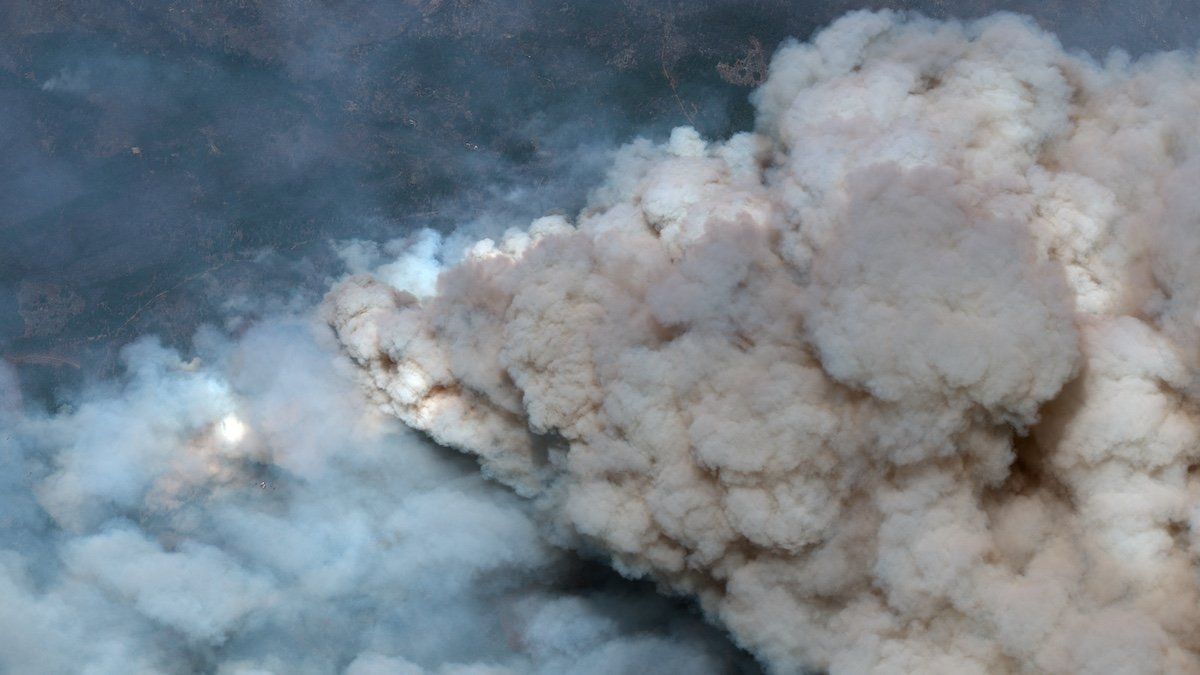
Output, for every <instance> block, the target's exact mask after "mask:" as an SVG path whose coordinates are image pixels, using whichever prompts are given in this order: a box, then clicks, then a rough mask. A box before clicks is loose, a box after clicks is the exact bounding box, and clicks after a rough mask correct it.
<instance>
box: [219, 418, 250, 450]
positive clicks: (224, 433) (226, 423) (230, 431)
mask: <svg viewBox="0 0 1200 675" xmlns="http://www.w3.org/2000/svg"><path fill="white" fill-rule="evenodd" d="M217 435H218V436H220V437H221V440H223V441H225V442H226V443H229V444H231V445H232V444H235V443H237V442H238V441H241V440H242V439H243V438H244V437H245V436H246V423H245V422H243V421H241V420H240V419H238V418H237V415H234V414H233V413H230V414H228V415H226V416H225V417H223V418H222V419H221V421H220V422H218V423H217Z"/></svg>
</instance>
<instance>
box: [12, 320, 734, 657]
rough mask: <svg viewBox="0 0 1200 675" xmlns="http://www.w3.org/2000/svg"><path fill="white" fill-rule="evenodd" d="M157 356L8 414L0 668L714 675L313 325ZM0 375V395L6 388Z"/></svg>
mask: <svg viewBox="0 0 1200 675" xmlns="http://www.w3.org/2000/svg"><path fill="white" fill-rule="evenodd" d="M195 348H196V352H197V354H198V357H197V358H195V359H192V360H187V361H185V360H183V359H181V358H180V356H179V354H178V353H176V352H175V351H173V350H170V349H166V348H164V347H162V346H161V345H159V344H158V343H157V342H155V341H153V340H149V339H146V340H142V341H139V342H137V343H135V344H133V345H131V346H130V347H128V348H127V349H126V350H125V351H124V353H123V357H124V365H125V375H124V376H123V377H122V378H120V380H119V381H110V382H105V383H99V384H96V385H94V386H92V387H90V388H87V389H85V390H83V391H82V392H80V393H79V395H78V396H77V397H76V398H75V401H74V403H73V406H72V407H70V408H64V409H62V410H59V411H57V412H55V413H53V414H51V413H45V412H37V411H36V410H32V409H25V407H24V406H23V405H22V404H21V402H20V401H19V400H18V399H16V398H13V397H11V396H8V397H7V398H6V396H0V402H4V405H0V672H3V673H13V674H16V673H31V674H35V673H36V674H41V673H47V674H59V673H61V674H67V673H72V674H73V673H91V674H97V675H101V674H103V675H108V674H112V675H117V674H120V675H126V674H130V673H147V674H149V673H198V672H208V673H220V674H229V675H232V674H241V675H250V674H251V673H254V674H263V673H274V674H276V675H284V674H287V675H292V674H297V673H299V674H304V673H314V674H315V673H342V672H346V673H353V674H355V675H365V674H367V673H376V674H386V675H399V674H401V673H406V674H407V673H411V674H420V673H442V674H450V673H455V674H459V675H466V674H467V673H492V674H500V673H529V672H539V673H554V674H557V673H564V672H569V673H614V672H628V673H634V672H647V671H648V670H651V669H653V670H656V671H657V670H659V669H661V668H664V667H665V668H667V669H668V670H670V671H671V672H678V673H695V672H706V671H720V670H723V669H726V668H731V667H733V666H734V665H735V664H736V663H737V662H738V661H737V659H739V658H741V657H740V656H738V655H736V654H732V653H730V652H731V650H730V649H729V648H728V647H722V646H721V645H720V642H719V640H717V639H715V638H716V637H717V634H716V633H714V632H712V630H711V629H709V628H708V627H706V626H704V625H703V623H702V622H700V620H699V619H697V618H693V619H690V620H689V619H688V618H687V617H686V615H683V614H681V613H680V612H678V610H677V609H676V608H674V607H673V606H672V605H671V604H670V603H668V602H665V601H663V600H661V599H656V598H653V597H651V598H639V597H635V596H630V595H629V594H628V592H620V591H619V590H616V589H606V588H602V587H600V586H598V585H595V586H593V587H591V588H590V589H589V588H583V589H582V590H579V591H570V590H566V589H565V587H566V586H569V585H570V584H571V583H574V582H573V581H572V579H573V577H574V576H575V575H577V574H578V573H579V571H578V563H577V562H573V561H572V559H571V558H569V557H568V556H566V555H565V554H564V553H563V552H562V551H561V550H559V549H556V548H554V547H553V546H551V545H550V544H549V543H548V542H547V541H546V540H545V539H544V538H543V537H542V536H541V535H540V534H539V532H538V527H537V526H536V524H535V522H534V520H533V518H532V516H531V514H530V510H529V508H528V505H527V504H525V503H523V502H522V501H521V500H520V499H518V498H516V497H515V496H513V495H511V494H510V493H509V492H508V491H506V490H504V489H503V488H501V487H499V486H495V485H490V484H488V483H487V482H486V481H485V480H484V479H483V478H482V477H480V476H479V475H478V471H476V470H475V469H474V467H473V466H472V465H471V464H470V463H469V462H468V461H467V460H465V459H463V458H457V457H454V456H452V455H447V453H446V452H445V451H444V450H442V449H439V448H436V447H435V446H432V444H429V443H428V442H426V441H424V440H422V439H420V438H418V437H417V436H415V435H414V434H413V433H412V432H410V431H408V430H406V429H404V428H403V426H402V425H400V424H399V423H398V422H397V421H395V420H394V419H390V418H388V417H386V416H384V415H382V414H380V413H379V412H378V411H374V410H372V409H371V407H370V406H369V405H367V402H366V401H365V400H363V399H362V398H361V396H360V395H359V394H357V393H356V389H355V385H354V380H353V377H352V373H353V368H352V366H351V364H350V363H349V362H348V361H347V360H346V359H345V357H343V356H340V355H339V354H338V353H337V350H336V344H335V343H334V342H333V339H332V335H330V334H329V331H328V328H326V327H325V326H323V325H320V324H314V323H312V322H311V321H310V320H301V319H295V318H286V317H284V318H275V319H269V320H264V321H261V322H259V323H258V324H257V325H255V326H254V327H253V328H251V329H249V330H248V331H247V332H245V334H244V335H243V336H242V337H240V338H238V339H236V340H232V341H231V340H229V339H227V338H223V337H220V336H219V335H218V334H217V333H216V332H215V331H210V332H206V333H203V334H201V335H199V336H198V337H197V339H196V347H195ZM9 379H11V378H9V375H8V372H7V369H6V368H5V369H2V370H0V394H4V393H5V392H7V391H8V390H9V389H10V388H11V386H12V383H10V382H9Z"/></svg>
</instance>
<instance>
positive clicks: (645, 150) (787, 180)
mask: <svg viewBox="0 0 1200 675" xmlns="http://www.w3.org/2000/svg"><path fill="white" fill-rule="evenodd" d="M1197 68H1198V63H1197V59H1196V56H1195V54H1193V53H1182V52H1173V53H1162V54H1151V55H1147V56H1144V57H1141V58H1139V59H1137V60H1133V59H1131V58H1130V57H1128V56H1126V55H1124V54H1123V53H1121V52H1114V53H1112V54H1111V55H1109V56H1108V57H1107V58H1106V59H1104V60H1102V61H1098V60H1096V59H1094V58H1092V57H1089V56H1087V55H1084V54H1081V53H1068V52H1067V51H1065V50H1064V49H1063V48H1062V46H1061V45H1060V43H1059V42H1058V41H1057V39H1056V38H1055V37H1054V36H1052V35H1050V34H1048V33H1046V32H1043V31H1042V30H1041V29H1039V28H1038V27H1037V26H1036V25H1035V24H1033V23H1032V22H1031V21H1028V20H1025V19H1023V18H1020V17H1017V16H1014V15H997V16H993V17H989V18H985V19H981V20H978V21H973V22H969V23H962V22H956V21H937V20H931V19H925V18H920V17H914V16H908V15H903V14H894V13H890V12H880V13H868V12H859V13H853V14H850V15H847V16H846V17H844V18H843V19H841V20H839V21H837V22H836V23H835V24H833V25H832V26H831V27H829V28H828V29H826V30H824V31H823V32H820V33H819V34H817V35H816V36H815V37H814V38H813V39H812V40H811V41H810V42H807V43H803V44H801V43H790V44H786V45H785V46H784V47H782V48H781V49H780V50H779V51H778V52H777V53H776V55H775V57H774V59H773V61H772V62H771V65H770V68H769V73H768V76H767V79H766V81H765V82H764V83H763V84H762V85H761V87H760V88H759V89H758V90H757V91H756V93H755V94H754V98H753V100H754V103H755V105H756V109H757V121H756V127H755V131H754V132H753V133H742V134H737V135H735V136H733V137H731V138H729V139H728V140H725V141H722V142H706V141H705V140H703V139H702V138H701V137H700V135H699V134H698V133H697V132H696V131H694V130H692V129H690V128H686V127H685V128H679V129H676V130H675V131H674V132H673V133H672V134H671V137H670V140H669V141H668V142H666V143H664V144H661V145H655V144H653V143H651V142H649V141H637V142H634V143H632V144H630V145H628V146H627V147H625V148H624V149H623V150H621V151H620V153H619V154H618V156H617V158H616V159H615V161H614V164H613V166H612V168H611V171H610V173H609V176H608V179H607V181H606V182H605V183H604V184H603V185H601V186H600V187H599V188H597V189H596V190H595V191H594V192H593V193H592V195H591V197H590V199H589V202H588V205H587V206H586V208H585V209H584V210H583V211H582V212H581V213H579V215H578V217H577V218H575V219H574V221H573V222H569V221H568V220H567V219H565V218H562V217H559V216H551V217H546V218H542V219H539V220H537V221H534V222H533V223H532V224H531V225H529V226H528V227H527V228H526V229H524V230H510V231H509V232H508V233H506V234H505V235H504V236H503V238H501V239H499V240H498V241H493V240H483V241H480V242H478V243H477V244H475V245H474V246H472V247H471V248H470V249H469V250H468V251H467V252H466V253H465V255H463V256H462V258H461V260H457V261H455V260H454V258H453V255H452V254H451V252H448V251H445V250H444V249H443V250H441V251H439V250H437V245H436V242H433V243H432V244H431V242H430V238H429V237H428V236H426V237H423V238H420V239H418V240H415V241H413V242H412V247H411V248H410V249H408V250H405V251H401V252H402V253H403V256H401V257H402V258H404V259H405V260H407V262H402V263H395V264H393V265H391V266H389V267H388V268H387V269H385V270H384V271H383V272H382V273H381V274H379V275H375V276H372V275H370V274H366V275H358V276H354V277H351V278H349V279H347V280H345V281H344V282H342V283H341V284H340V285H338V286H337V287H336V288H335V289H334V290H333V291H332V292H331V294H330V295H329V297H328V299H327V301H326V304H325V307H324V312H325V316H326V319H327V321H328V322H329V323H330V324H331V325H332V326H333V327H334V329H335V330H336V332H337V336H338V338H339V339H340V342H341V344H342V346H343V348H344V349H345V351H346V352H347V353H348V354H349V355H350V356H351V357H352V358H353V359H354V360H355V361H356V362H357V363H358V365H359V366H360V376H361V379H362V381H363V382H364V384H365V387H364V390H365V391H366V392H367V393H368V394H369V395H370V396H371V397H372V399H373V400H374V401H375V403H376V404H378V406H379V407H381V408H382V409H384V410H386V411H388V412H390V413H392V414H394V415H395V416H397V417H399V418H400V419H401V420H403V422H404V423H405V424H407V425H408V426H410V427H412V428H414V429H419V430H421V431H424V432H426V433H427V434H428V435H429V436H431V437H432V438H433V439H435V440H437V441H438V442H440V443H442V444H445V445H449V446H453V447H455V448H459V449H461V450H464V451H467V452H469V453H471V454H473V455H475V456H477V457H478V458H479V461H480V463H481V464H482V466H483V469H484V471H485V472H486V473H487V474H488V475H490V476H493V477H495V478H498V479H499V480H501V481H503V482H504V483H506V484H508V485H510V486H511V487H512V488H514V489H515V491H516V492H518V493H519V494H520V495H523V496H525V497H528V498H530V499H531V500H532V501H533V503H534V504H536V506H537V507H538V512H539V513H540V518H541V519H542V521H543V525H542V527H543V529H544V530H545V531H546V532H548V533H550V534H551V535H552V536H553V537H554V538H555V539H556V541H559V542H561V543H564V544H567V545H572V546H577V547H581V548H584V549H588V550H599V551H602V552H604V553H605V554H606V555H607V556H609V557H610V559H611V561H612V563H613V565H615V566H616V568H617V569H618V570H620V571H621V572H622V573H623V574H625V575H627V576H631V577H644V578H648V579H652V580H654V581H656V582H658V583H659V584H661V585H663V586H664V587H665V588H668V589H670V590H672V591H674V592H678V593H684V594H688V595H690V596H693V597H695V598H696V599H697V600H698V601H699V603H700V604H701V606H702V607H703V608H704V610H705V611H706V612H707V614H708V615H709V616H710V617H711V618H712V619H713V620H714V621H715V622H717V623H719V624H720V625H722V626H724V627H726V628H727V629H728V630H729V631H730V632H731V633H732V634H733V635H734V637H735V638H736V639H737V641H738V642H739V643H741V644H742V645H744V646H745V647H747V648H748V649H749V650H751V651H752V652H753V653H754V654H755V655H757V656H758V657H759V658H760V659H761V660H762V661H763V662H764V663H766V664H768V666H769V667H770V668H772V669H773V670H774V671H776V672H780V673H790V672H800V671H803V670H805V669H812V668H816V669H827V670H829V671H830V672H833V673H866V672H874V673H908V672H926V673H973V672H978V673H985V672H987V673H995V672H1053V673H1074V672H1090V673H1155V672H1174V673H1183V672H1200V593H1198V591H1200V587H1198V577H1197V564H1196V556H1197V555H1198V554H1200V538H1198V535H1197V525H1198V521H1197V519H1198V518H1200V511H1198V510H1197V505H1198V504H1200V501H1198V499H1197V494H1198V491H1200V479H1198V478H1197V474H1196V471H1195V468H1196V466H1197V465H1198V464H1197V462H1198V454H1200V443H1198V442H1200V438H1197V433H1198V430H1197V424H1198V422H1200V410H1198V409H1197V405H1198V403H1200V398H1198V395H1200V379H1198V377H1197V375H1198V374H1200V281H1198V279H1200V277H1197V276H1196V275H1195V274H1194V273H1193V272H1191V269H1192V265H1193V263H1194V261H1195V260H1196V259H1197V256H1198V255H1200V222H1198V221H1200V215H1198V214H1200V196H1198V195H1197V191H1196V189H1195V186H1196V185H1197V181H1198V180H1200V114H1198V113H1197V111H1198V110H1200V73H1198V72H1197ZM393 252H396V251H393ZM347 255H349V254H347ZM438 256H442V259H444V260H445V261H448V262H449V263H450V264H447V265H445V266H444V268H442V270H441V273H440V276H439V277H438V279H437V282H436V286H434V285H432V284H431V283H430V272H429V269H430V266H433V265H436V264H437V262H438V260H439V258H438ZM360 257H361V256H360ZM364 264H365V263H364ZM297 461H299V460H297ZM64 508H65V506H64ZM102 545H103V542H99V543H97V544H94V545H93V546H92V548H96V547H100V546H102ZM92 548H88V547H81V548H80V550H79V552H78V555H77V556H76V558H74V559H78V560H83V561H86V560H87V559H88V554H89V553H90V552H91V551H92ZM195 555H199V552H197V553H195ZM74 559H73V560H74ZM204 560H205V563H204V564H206V565H210V566H217V565H219V564H220V561H219V560H212V561H210V560H208V559H204ZM79 564H80V565H83V563H79ZM81 569H83V570H85V571H86V570H91V568H90V567H87V566H86V565H83V566H82V567H81ZM89 573H90V574H92V575H93V576H96V575H99V576H101V577H102V576H103V574H104V572H103V570H100V571H98V572H96V571H93V572H89ZM230 583H238V584H240V585H241V586H242V588H243V589H244V590H243V592H242V593H240V594H239V597H245V596H247V595H248V596H250V597H254V594H255V593H267V592H268V591H267V590H266V589H263V588H261V583H260V582H259V581H258V580H257V579H256V578H255V577H253V576H247V577H245V578H241V579H231V580H230ZM221 609H222V612H221V613H220V616H224V617H228V619H227V620H229V621H232V620H236V617H237V616H238V615H239V608H238V607H237V606H236V605H234V606H229V607H224V606H223V607H222V608H221ZM181 623H182V624H183V625H187V623H186V620H181ZM364 672H365V671H364Z"/></svg>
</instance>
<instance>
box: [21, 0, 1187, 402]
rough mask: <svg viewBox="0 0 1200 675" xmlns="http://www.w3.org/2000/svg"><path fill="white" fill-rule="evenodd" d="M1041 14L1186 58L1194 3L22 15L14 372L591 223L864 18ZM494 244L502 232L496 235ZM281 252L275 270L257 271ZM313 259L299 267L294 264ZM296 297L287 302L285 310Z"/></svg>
mask: <svg viewBox="0 0 1200 675" xmlns="http://www.w3.org/2000/svg"><path fill="white" fill-rule="evenodd" d="M884 6H890V7H902V8H915V9H918V10H920V11H923V12H926V13H928V14H930V15H933V16H938V17H944V16H947V15H950V14H954V15H956V16H973V15H978V14H983V13H986V12H990V11H994V10H998V9H1011V10H1015V11H1026V12H1030V13H1032V14H1034V15H1035V17H1036V18H1038V20H1039V21H1041V22H1042V23H1043V24H1044V25H1046V26H1047V27H1049V28H1051V29H1052V30H1056V31H1057V32H1059V34H1060V35H1062V36H1063V39H1064V41H1066V42H1067V44H1068V46H1074V47H1088V48H1091V49H1093V50H1094V51H1104V50H1106V49H1107V48H1109V47H1111V46H1113V45H1118V46H1122V47H1124V48H1126V49H1129V50H1131V51H1134V52H1139V51H1144V50H1147V49H1162V48H1173V47H1178V46H1181V45H1187V44H1190V42H1189V39H1190V38H1189V34H1190V31H1189V30H1188V28H1187V27H1188V26H1189V25H1190V24H1189V21H1188V20H1189V19H1191V18H1194V15H1195V14H1196V13H1197V11H1198V10H1197V9H1196V8H1195V7H1194V6H1192V5H1191V4H1190V3H1182V2H1167V1H1161V2H1151V3H1139V4H1137V5H1136V6H1134V5H1130V4H1128V3H1085V4H1083V5H1081V4H1080V3H1075V2H1062V1H1055V2H1032V1H1017V2H973V3H957V2H956V3H948V2H944V1H938V0H928V1H923V2H868V3H862V2H851V1H839V2H823V3H814V2H783V1H781V0H771V1H768V0H751V1H748V2H728V1H717V2H710V3H684V2H640V1H635V0H630V1H628V2H622V3H598V2H586V3H559V2H532V3H511V2H498V1H488V2H470V3H468V2H456V1H453V0H452V1H447V2H442V1H440V0H439V1H432V2H406V3H390V2H387V3H385V2H378V1H377V0H361V1H358V2H345V3H337V4H336V6H328V5H325V4H323V3H316V2H301V3H282V2H250V3H246V2H228V1H209V2H154V3H149V2H141V1H133V0H126V1H123V2H92V1H83V0H74V1H65V2H54V3H42V2H24V1H21V2H15V3H9V4H8V5H7V6H6V10H5V12H4V13H3V16H2V17H0V36H3V40H2V42H0V144H2V145H3V148H4V152H5V157H6V158H7V161H6V162H5V164H4V166H3V167H0V354H2V355H3V356H4V358H6V359H8V360H9V361H10V362H12V363H14V364H15V365H17V366H18V368H19V370H20V372H21V373H22V379H23V380H24V382H25V385H26V387H27V388H32V389H34V390H37V391H39V392H40V393H41V395H43V396H46V397H49V395H50V392H51V391H52V386H53V385H54V384H55V383H62V382H65V381H71V380H75V379H77V378H78V376H79V375H80V374H81V373H86V372H95V371H100V372H108V371H111V369H112V368H113V367H114V365H113V364H114V360H113V359H112V354H113V350H114V349H115V348H116V347H119V346H120V345H121V344H124V343H125V342H127V341H129V340H130V339H132V338H134V337H136V336H137V335H140V334H144V333H147V332H154V333H158V334H160V335H162V336H163V337H164V338H165V339H166V340H167V341H168V342H169V343H171V344H177V345H185V344H186V343H187V341H188V340H189V339H190V337H191V335H192V333H193V332H194V330H195V328H196V326H197V325H199V324H201V323H203V322H205V321H213V320H217V319H219V317H220V316H221V315H222V314H223V312H222V311H221V308H222V302H223V301H224V299H225V298H227V297H229V296H230V295H233V294H235V293H236V292H239V291H249V292H252V293H261V291H260V290H259V289H265V288H270V289H272V293H273V294H275V295H278V296H279V297H280V298H281V300H282V299H283V298H286V297H287V296H288V295H289V294H290V293H292V292H293V291H296V290H299V291H307V292H308V293H309V294H311V295H315V294H316V293H317V292H318V291H319V290H320V288H322V287H323V284H324V281H325V276H326V275H327V274H328V273H330V271H331V270H333V269H334V268H335V266H334V264H333V261H332V260H331V256H330V254H329V252H328V248H327V243H326V242H327V241H328V240H329V239H330V238H345V237H365V238H387V237H395V236H397V235H399V234H402V233H403V232H405V231H407V230H411V229H413V228H415V227H419V226H433V227H437V228H439V229H442V230H448V229H452V228H453V227H455V226H456V225H461V224H462V223H465V222H469V221H472V220H475V219H479V218H481V217H482V216H484V215H486V216H487V218H488V220H489V224H491V226H492V227H493V228H495V227H498V225H499V224H501V223H502V224H505V225H508V224H521V223H522V221H523V220H525V219H526V218H528V217H530V216H535V215H539V214H541V213H544V212H546V211H549V210H554V209H560V210H565V211H568V212H570V211H571V210H573V209H575V208H577V207H578V206H579V205H580V204H581V203H582V199H583V197H584V195H585V194H586V188H587V187H588V186H590V185H592V184H594V182H595V180H596V177H597V176H598V174H599V171H600V168H601V167H602V166H603V165H604V155H605V153H604V152H603V150H605V149H607V148H610V147H612V146H614V145H616V144H618V143H620V142H622V141H625V140H628V139H629V138H631V137H632V136H634V135H636V134H639V133H641V134H648V135H652V136H659V137H661V136H662V135H664V134H665V132H666V131H667V130H669V129H670V128H671V127H673V126H675V125H678V124H693V125H695V126H696V127H697V128H698V129H699V130H700V131H701V133H703V134H705V135H707V136H711V137H723V136H726V135H728V134H729V133H730V132H732V131H735V130H739V129H744V128H746V127H748V126H749V124H750V123H751V110H750V107H749V105H748V103H747V101H746V94H747V92H748V90H749V87H751V86H753V85H755V84H757V83H758V81H759V80H760V79H761V77H762V74H763V72H764V71H765V65H766V62H767V60H768V59H769V57H770V54H771V52H772V50H773V49H774V47H775V46H776V45H777V44H778V43H779V41H781V40H782V39H784V38H786V37H788V36H795V37H799V38H804V37H806V36H807V35H808V34H809V33H811V31H812V30H813V29H814V28H816V27H817V26H820V25H823V24H825V23H827V22H828V21H830V20H831V19H833V18H835V17H836V16H838V15H840V14H842V13H843V12H845V11H847V10H849V9H854V8H859V7H871V8H875V7H884ZM501 229H502V228H501ZM266 250H269V251H272V252H273V254H272V255H271V256H269V257H267V259H265V260H264V255H263V251H266ZM301 260H304V261H305V262H303V263H300V262H298V261H301ZM281 289H285V290H286V292H284V290H281Z"/></svg>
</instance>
